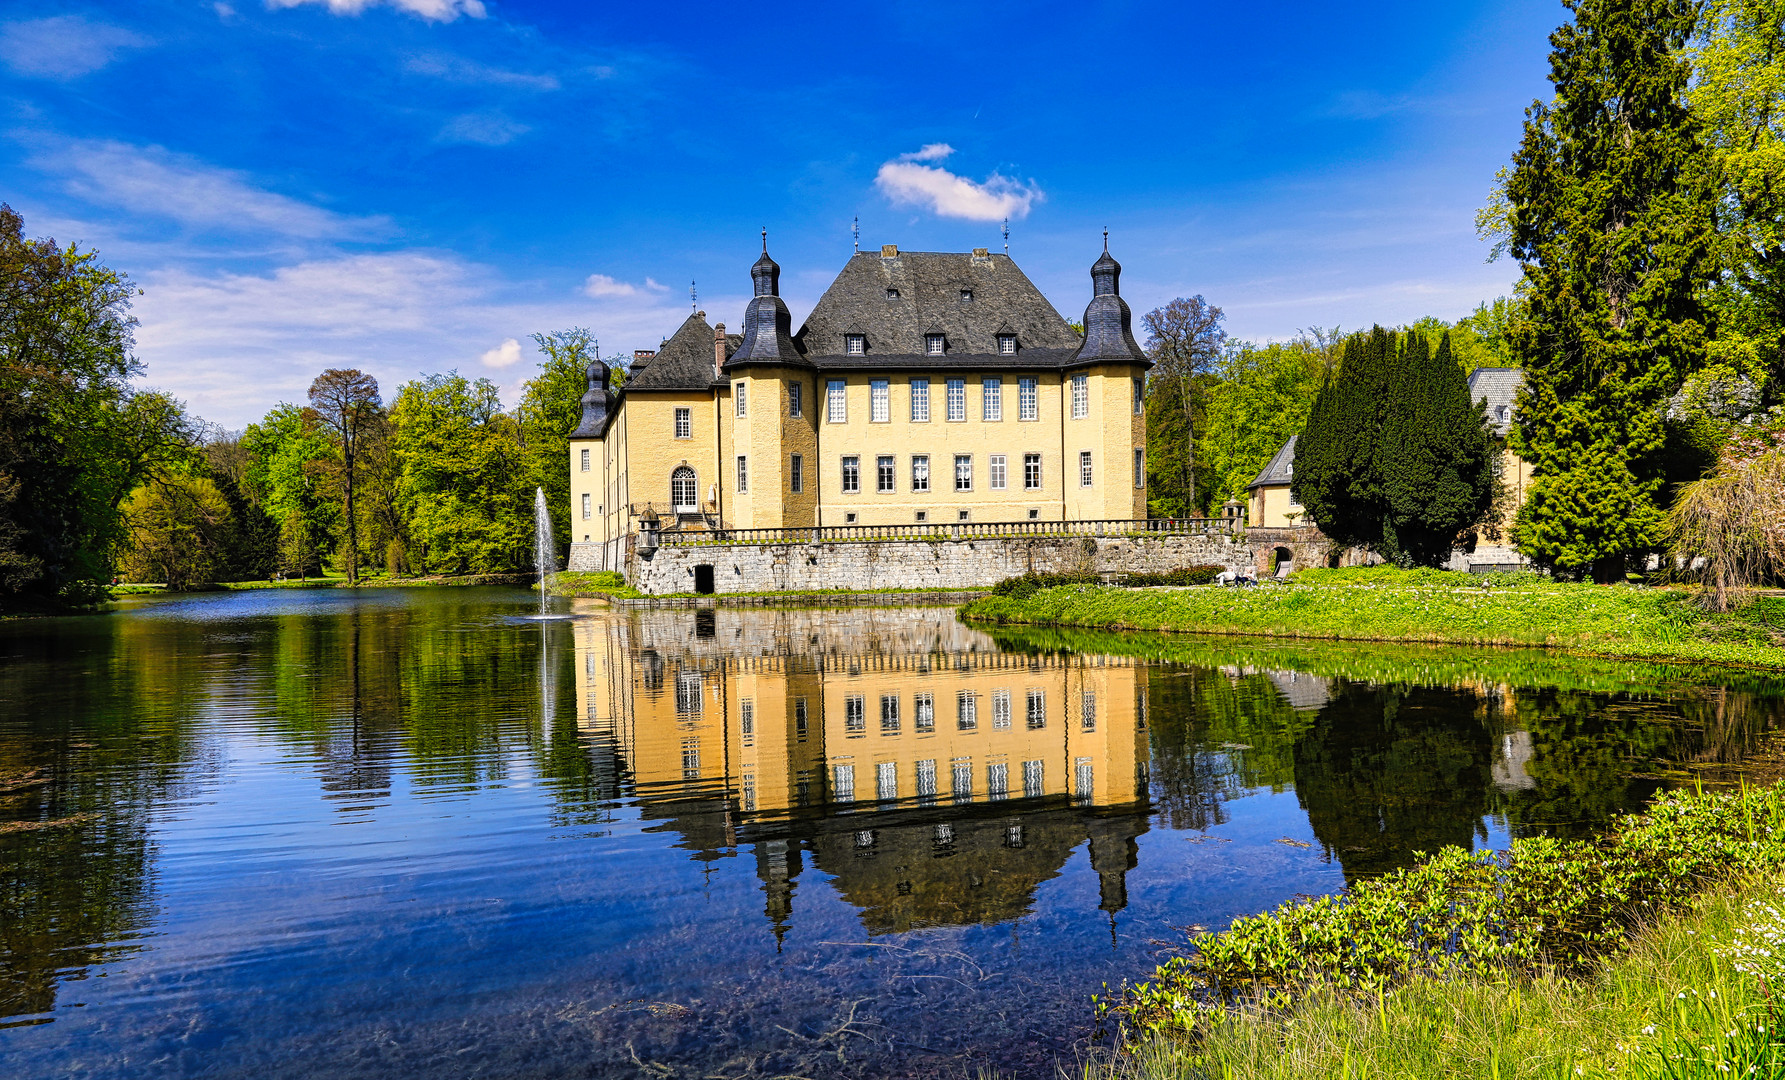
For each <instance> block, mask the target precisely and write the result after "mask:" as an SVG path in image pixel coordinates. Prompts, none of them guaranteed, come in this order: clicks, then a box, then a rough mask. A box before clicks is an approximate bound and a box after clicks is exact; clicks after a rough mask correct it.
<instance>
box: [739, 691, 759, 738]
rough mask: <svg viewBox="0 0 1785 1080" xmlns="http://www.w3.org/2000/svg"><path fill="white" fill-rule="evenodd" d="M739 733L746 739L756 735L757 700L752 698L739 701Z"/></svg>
mask: <svg viewBox="0 0 1785 1080" xmlns="http://www.w3.org/2000/svg"><path fill="white" fill-rule="evenodd" d="M738 733H739V734H740V735H742V736H743V737H744V738H746V739H753V738H755V737H756V702H755V700H754V699H752V698H744V699H742V700H740V701H739V702H738Z"/></svg>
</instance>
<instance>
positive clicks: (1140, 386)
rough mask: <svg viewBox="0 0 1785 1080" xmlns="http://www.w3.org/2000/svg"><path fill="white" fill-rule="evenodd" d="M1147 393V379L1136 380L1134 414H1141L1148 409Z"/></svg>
mask: <svg viewBox="0 0 1785 1080" xmlns="http://www.w3.org/2000/svg"><path fill="white" fill-rule="evenodd" d="M1146 395H1147V381H1146V380H1145V379H1136V380H1134V415H1136V416H1139V415H1140V414H1141V413H1143V412H1145V411H1146V409H1145V406H1144V403H1145V401H1146Z"/></svg>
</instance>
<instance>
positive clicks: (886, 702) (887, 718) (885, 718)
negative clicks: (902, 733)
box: [880, 694, 899, 735]
mask: <svg viewBox="0 0 1785 1080" xmlns="http://www.w3.org/2000/svg"><path fill="white" fill-rule="evenodd" d="M898 733H899V695H897V694H881V695H880V734H882V735H897V734H898Z"/></svg>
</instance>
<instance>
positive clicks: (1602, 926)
mask: <svg viewBox="0 0 1785 1080" xmlns="http://www.w3.org/2000/svg"><path fill="white" fill-rule="evenodd" d="M1782 868H1785V789H1781V788H1779V787H1767V788H1749V789H1744V790H1742V791H1739V792H1724V793H1696V792H1676V793H1673V794H1672V795H1669V796H1666V797H1664V798H1663V799H1661V800H1659V801H1658V803H1657V804H1656V806H1655V807H1653V808H1651V810H1650V811H1649V812H1648V813H1646V814H1643V815H1637V816H1635V817H1632V818H1628V819H1626V820H1625V821H1624V822H1623V823H1622V825H1621V827H1620V828H1619V829H1618V830H1617V831H1616V832H1614V834H1613V835H1611V836H1608V837H1606V838H1604V839H1602V840H1598V841H1591V842H1558V841H1553V840H1547V839H1544V838H1530V839H1520V840H1515V841H1514V843H1513V850H1512V851H1511V852H1509V853H1506V854H1504V855H1502V856H1500V857H1499V858H1498V859H1496V860H1492V861H1488V860H1484V859H1483V858H1482V857H1480V856H1477V855H1471V854H1469V853H1467V852H1463V851H1461V850H1459V849H1448V848H1447V849H1445V850H1444V851H1441V852H1439V853H1438V854H1437V855H1435V856H1432V857H1430V858H1428V859H1427V860H1425V861H1424V862H1422V863H1421V864H1419V865H1418V866H1415V867H1414V868H1412V869H1410V870H1406V871H1399V872H1397V873H1395V874H1391V875H1387V876H1385V877H1382V878H1379V879H1374V880H1371V881H1368V882H1364V883H1361V884H1359V885H1357V886H1354V887H1353V888H1352V889H1351V891H1350V892H1349V893H1347V894H1343V895H1342V896H1340V897H1316V898H1303V899H1300V900H1296V901H1292V902H1291V903H1289V904H1285V905H1284V906H1282V907H1280V908H1278V909H1277V910H1276V911H1274V912H1270V913H1267V914H1265V915H1259V916H1253V917H1250V918H1243V919H1239V920H1236V921H1235V922H1234V924H1233V926H1232V928H1231V929H1229V930H1227V931H1226V932H1224V933H1220V934H1215V935H1204V936H1202V937H1199V938H1197V939H1196V940H1195V942H1194V947H1193V949H1192V951H1191V952H1190V953H1189V954H1188V955H1187V956H1185V957H1184V958H1181V959H1177V960H1173V961H1170V962H1168V963H1167V964H1165V965H1163V966H1162V967H1161V968H1160V969H1159V971H1158V973H1157V974H1156V975H1155V978H1154V980H1153V982H1151V983H1148V984H1143V985H1142V986H1139V987H1134V988H1130V989H1128V990H1127V991H1126V992H1125V994H1124V995H1123V996H1122V998H1120V999H1119V1000H1120V1001H1121V1003H1122V1007H1121V1008H1120V1009H1119V1010H1118V1012H1119V1014H1120V1015H1122V1016H1123V1017H1124V1022H1125V1023H1126V1024H1127V1025H1128V1027H1127V1028H1126V1030H1127V1031H1128V1032H1129V1033H1130V1034H1131V1035H1135V1037H1136V1038H1137V1041H1136V1042H1135V1043H1134V1044H1132V1046H1131V1051H1132V1052H1131V1053H1130V1054H1128V1055H1125V1056H1124V1057H1122V1058H1120V1059H1118V1061H1117V1062H1116V1063H1115V1064H1114V1065H1113V1066H1112V1067H1110V1069H1109V1075H1111V1076H1114V1077H1124V1078H1132V1080H1165V1078H1186V1080H1188V1078H1192V1077H1195V1078H1205V1077H1206V1078H1221V1080H1279V1078H1280V1080H1290V1078H1297V1080H1299V1078H1302V1077H1316V1076H1317V1077H1346V1078H1354V1077H1355V1078H1363V1077H1370V1078H1390V1077H1394V1078H1399V1077H1406V1078H1412V1077H1480V1078H1482V1080H1490V1078H1491V1080H1508V1078H1513V1077H1533V1078H1535V1077H1557V1078H1561V1077H1575V1076H1590V1077H1657V1078H1659V1077H1674V1076H1678V1077H1687V1076H1690V1077H1716V1076H1722V1075H1735V1076H1768V1077H1777V1076H1782V1075H1785V1029H1781V1028H1780V1027H1779V1024H1780V1023H1781V1021H1785V1000H1779V999H1778V998H1777V997H1776V996H1775V993H1774V992H1773V991H1772V990H1771V989H1769V987H1773V986H1776V985H1777V984H1778V983H1779V982H1780V981H1781V980H1782V979H1785V951H1782V950H1781V949H1780V943H1781V942H1782V941H1785V914H1782V912H1785V883H1782V882H1785V879H1782V878H1781V871H1782ZM1136 1033H1138V1034H1136Z"/></svg>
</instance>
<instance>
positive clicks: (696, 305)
mask: <svg viewBox="0 0 1785 1080" xmlns="http://www.w3.org/2000/svg"><path fill="white" fill-rule="evenodd" d="M688 310H689V311H699V310H700V294H699V293H697V292H695V291H694V282H692V281H690V282H689V283H688Z"/></svg>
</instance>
